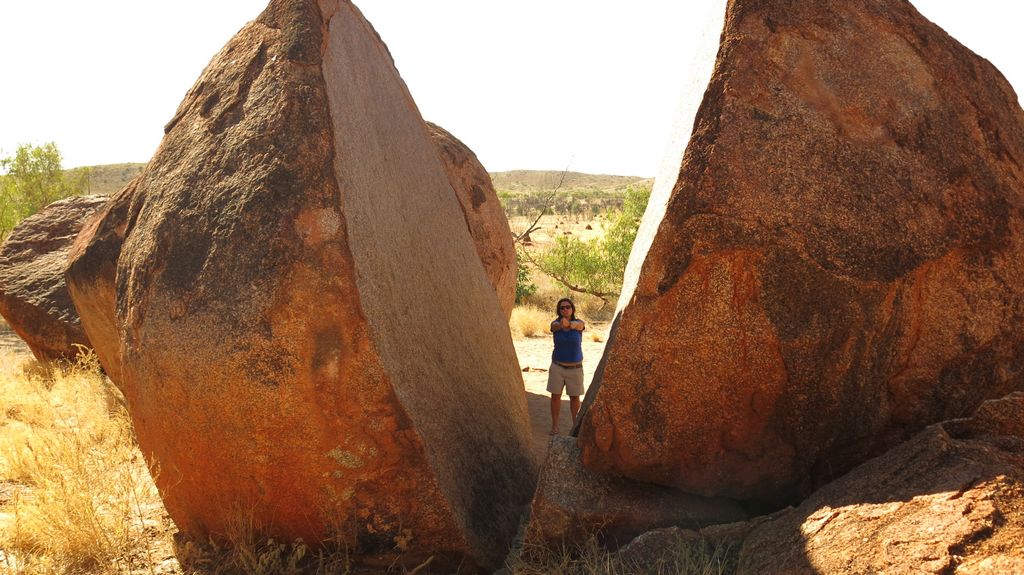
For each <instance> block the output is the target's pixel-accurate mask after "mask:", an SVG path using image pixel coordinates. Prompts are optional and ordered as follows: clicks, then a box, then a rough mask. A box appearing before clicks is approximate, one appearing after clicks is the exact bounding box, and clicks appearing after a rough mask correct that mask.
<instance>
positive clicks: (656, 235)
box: [579, 0, 1024, 503]
mask: <svg viewBox="0 0 1024 575" xmlns="http://www.w3.org/2000/svg"><path fill="white" fill-rule="evenodd" d="M674 165H675V169H674V170H671V172H670V176H669V177H668V178H659V180H658V181H657V183H656V186H655V190H654V193H653V196H652V200H651V205H650V206H649V207H648V212H647V215H646V216H645V221H644V222H643V224H642V225H641V232H640V235H639V237H638V240H637V246H636V247H635V248H634V252H633V254H632V256H631V262H630V266H629V269H630V270H631V271H630V274H628V275H627V282H626V287H625V288H624V290H623V295H622V298H621V299H620V309H621V314H620V315H619V317H618V321H617V325H616V327H615V329H614V331H613V333H612V334H611V336H610V337H609V343H608V347H607V350H606V354H605V358H604V360H603V368H602V369H603V371H602V374H601V375H600V376H599V377H595V380H596V381H595V384H594V385H592V386H591V388H590V391H589V392H588V394H589V397H588V398H587V401H586V406H587V411H586V413H585V415H584V417H583V420H582V425H581V428H580V430H579V439H580V446H581V448H582V450H583V462H584V465H586V466H588V467H590V468H591V469H594V470H598V471H607V472H614V473H620V474H622V475H625V476H628V477H631V478H634V479H637V480H641V481H649V482H654V483H660V484H664V485H674V486H677V487H679V488H681V489H683V490H686V491H690V492H693V493H701V494H705V495H727V496H730V497H734V498H740V499H748V498H755V499H762V500H770V501H773V502H776V503H784V502H790V501H796V500H799V498H800V497H801V496H804V495H806V494H807V493H809V492H810V491H811V490H812V489H813V488H814V487H815V486H816V485H820V484H823V483H824V482H827V481H828V480H830V479H833V478H834V477H837V476H839V475H841V474H842V473H844V472H846V471H848V470H849V469H851V468H852V467H853V466H855V465H856V464H858V463H860V462H863V461H865V460H867V459H868V458H870V457H871V456H873V455H876V454H878V453H881V452H884V451H885V450H886V449H887V448H889V447H891V446H893V445H896V444H898V443H899V442H901V441H903V440H905V439H907V438H908V437H910V436H912V435H913V434H914V433H916V432H917V431H919V430H920V429H922V428H923V427H924V426H926V425H928V424H930V423H934V422H938V421H943V420H946V419H950V418H952V417H959V416H962V415H964V414H966V413H970V411H971V410H972V409H973V408H975V407H977V406H978V405H979V404H980V403H981V402H982V401H983V400H985V399H987V398H992V397H1000V396H1002V395H1005V394H1007V393H1009V392H1011V391H1013V390H1016V389H1022V388H1024V297H1022V296H1024V235H1022V229H1024V218H1022V211H1024V201H1022V193H1024V112H1022V110H1021V107H1020V105H1019V104H1018V101H1017V96H1016V94H1015V93H1014V91H1013V89H1012V88H1011V87H1010V85H1009V84H1008V83H1007V82H1006V80H1005V79H1004V78H1003V76H1002V75H1000V74H999V72H998V71H997V70H996V69H995V68H994V67H993V66H992V65H991V64H990V63H989V62H987V61H986V60H984V59H982V58H980V57H978V56H977V55H975V54H973V53H972V52H971V51H970V50H968V49H967V48H965V47H963V46H962V45H960V44H959V43H957V42H956V40H954V39H953V38H951V37H949V36H948V35H947V34H946V33H945V32H943V31H942V30H941V29H939V28H938V27H937V26H935V25H934V24H932V23H931V22H929V21H928V20H926V19H925V18H924V17H922V16H921V15H920V14H919V13H918V12H917V11H916V10H915V9H914V8H913V6H912V5H911V4H910V3H909V2H904V1H902V0H899V1H897V0H856V1H852V2H841V3H823V2H813V1H810V0H787V1H782V0H768V1H762V0H759V1H755V0H733V1H731V2H729V3H728V11H727V13H726V18H725V28H724V30H723V33H722V36H721V47H720V51H719V53H718V57H717V62H716V65H715V69H714V73H713V74H712V77H711V82H710V84H709V85H708V87H707V91H706V93H705V95H704V99H703V102H702V104H701V107H700V109H699V111H698V113H697V115H696V120H695V122H694V124H693V131H692V135H691V137H690V140H689V144H688V146H687V147H686V150H685V153H683V154H682V155H681V157H678V159H677V161H676V162H675V164H674Z"/></svg>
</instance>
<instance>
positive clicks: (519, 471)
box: [69, 0, 535, 570]
mask: <svg viewBox="0 0 1024 575" xmlns="http://www.w3.org/2000/svg"><path fill="white" fill-rule="evenodd" d="M166 132H167V133H166V136H165V138H164V140H163V142H162V144H161V146H160V148H159V150H158V151H157V153H156V155H155V156H154V157H153V159H152V160H151V161H150V163H149V165H148V166H147V168H146V170H145V171H144V172H143V174H141V175H140V177H139V179H138V180H137V181H136V182H134V183H133V185H132V186H131V188H132V189H131V190H128V189H126V191H124V192H123V196H124V197H123V198H122V200H123V201H122V204H120V206H121V207H120V208H119V209H118V210H114V209H112V210H111V212H110V220H109V221H107V222H106V223H101V224H99V225H98V226H97V227H96V229H95V230H93V232H92V234H91V236H90V237H86V236H85V235H83V237H82V238H81V239H80V240H81V243H82V251H81V254H80V256H82V257H85V258H88V257H89V256H90V255H93V256H95V259H94V260H93V261H92V262H91V263H90V262H85V261H83V262H82V265H83V267H82V268H81V269H79V270H78V271H77V272H76V270H75V264H74V263H73V264H72V269H71V270H70V271H69V275H75V276H76V277H78V278H79V279H80V280H81V283H82V285H83V286H85V287H86V290H85V291H88V290H89V289H92V290H93V291H92V292H91V293H92V294H93V296H92V297H93V300H92V301H94V302H95V305H94V306H93V307H94V308H95V310H96V313H102V309H103V308H104V306H109V305H113V306H114V307H115V308H116V315H115V317H114V318H113V320H112V321H110V322H109V324H111V325H112V326H113V328H112V329H113V330H114V331H116V334H117V348H116V350H115V349H113V346H111V347H112V349H111V350H110V353H109V354H108V360H107V361H114V362H119V363H120V374H119V376H118V377H119V380H120V381H119V386H120V387H121V388H122V390H123V391H124V393H125V397H126V399H127V401H128V405H129V409H130V412H131V415H132V419H133V422H134V423H135V427H136V431H137V435H138V439H139V444H140V447H141V448H142V451H143V453H144V454H145V455H146V457H147V458H148V459H149V461H150V462H151V463H152V464H154V465H156V466H158V468H159V473H158V475H157V476H156V481H157V485H158V486H159V487H160V489H161V494H162V496H163V497H164V502H165V504H166V506H167V509H168V511H169V512H170V514H171V516H172V518H173V519H174V521H175V523H176V524H177V525H178V527H179V528H180V529H181V530H182V531H183V532H184V533H186V534H187V535H190V536H194V537H205V536H207V535H212V536H214V537H218V536H223V535H224V534H225V532H226V531H227V530H228V529H229V528H230V525H231V522H232V520H235V519H237V517H238V514H239V513H244V514H246V516H249V517H251V518H252V520H253V522H254V524H255V525H256V527H257V529H258V531H259V533H261V534H263V535H268V536H272V537H274V538H276V539H278V540H282V539H283V540H289V539H293V538H296V537H302V538H303V539H304V540H305V541H306V542H318V541H323V540H325V539H327V538H331V540H332V541H334V542H336V543H341V544H343V545H344V546H345V547H346V548H347V549H349V550H350V552H351V553H352V554H353V555H354V557H355V558H356V560H357V561H360V562H365V563H369V564H373V565H403V566H407V567H412V566H415V565H419V564H420V563H422V562H423V561H424V560H425V559H427V558H428V557H430V556H433V557H434V563H432V565H434V566H439V565H440V566H444V565H449V566H453V565H461V568H462V569H464V570H472V569H473V568H474V566H480V567H495V566H497V565H499V564H500V561H501V559H502V558H503V557H504V556H505V554H506V553H507V551H508V546H509V544H510V542H511V539H512V537H513V535H514V534H515V530H516V527H517V525H518V520H519V517H520V514H521V512H522V511H523V510H524V509H525V507H526V506H527V505H528V504H529V501H530V496H531V493H532V489H533V485H534V482H535V469H534V467H533V464H532V462H531V456H530V446H529V442H530V431H529V426H528V425H529V424H528V418H527V413H526V401H525V396H524V394H523V391H522V380H521V376H520V375H519V370H518V364H517V360H516V356H515V351H514V348H513V346H512V341H511V337H510V336H509V334H508V332H507V330H503V329H501V330H498V329H493V326H495V325H505V318H504V314H503V312H502V308H501V305H500V304H499V302H498V299H497V298H496V297H495V293H494V290H493V289H492V287H491V284H490V283H489V281H488V279H487V275H486V273H485V270H484V267H483V265H482V264H481V262H480V258H479V257H478V256H477V253H476V251H475V249H474V244H473V240H472V238H471V236H470V234H469V232H468V231H467V229H466V226H465V217H464V215H463V214H462V212H461V210H460V209H459V205H458V201H457V200H456V197H455V194H454V193H453V191H452V188H451V184H450V183H449V179H448V177H447V175H446V174H445V171H444V168H443V166H442V164H441V161H440V160H439V158H438V154H437V150H436V148H435V147H434V145H433V144H432V141H431V136H430V133H429V131H428V128H427V126H426V124H425V123H424V122H423V120H422V119H421V118H420V116H419V114H418V112H417V111H416V109H415V106H414V105H413V104H412V99H411V97H410V95H409V94H408V91H407V90H406V88H405V85H404V83H403V82H402V80H401V78H400V77H399V76H398V73H397V72H396V71H395V69H394V65H393V62H392V60H391V58H390V56H389V54H388V52H387V49H386V48H385V46H384V45H383V44H382V43H381V41H380V39H379V38H378V37H377V35H376V33H375V32H374V31H373V29H372V28H371V27H370V25H369V24H368V23H367V22H366V21H365V20H364V19H363V17H362V16H361V14H360V13H359V12H358V10H357V9H356V8H355V7H354V6H353V5H351V4H350V3H348V2H342V1H320V2H313V1H312V0H300V1H287V2H286V1H284V0H275V1H273V2H271V3H270V5H269V6H268V8H267V9H266V10H265V11H264V13H263V14H262V15H261V16H260V17H259V18H258V19H257V20H255V21H254V22H252V23H250V24H248V25H247V26H245V27H244V28H243V29H242V30H241V31H240V32H239V33H238V34H237V35H236V36H235V37H234V38H233V39H232V40H231V41H230V42H229V43H228V44H227V45H226V46H225V47H224V48H223V49H222V50H221V52H220V53H219V54H217V56H215V57H214V59H213V61H212V62H211V63H210V65H209V66H208V67H207V69H206V70H205V71H204V72H203V74H202V76H201V77H200V78H199V80H198V81H197V82H196V84H195V86H193V88H192V89H191V90H190V91H189V93H188V94H187V95H186V97H185V100H184V101H183V102H182V104H181V106H180V107H179V109H178V112H177V114H176V115H175V117H174V118H173V119H172V120H171V122H170V123H169V124H168V125H167V127H166ZM108 240H109V241H108ZM119 242H123V245H121V246H120V247H118V245H117V244H118V243H119ZM104 246H106V247H104ZM108 248H109V249H108ZM115 249H116V250H119V254H118V255H117V256H116V258H115V261H116V265H117V267H116V272H115V274H114V275H113V276H111V275H109V269H107V268H106V267H104V266H109V265H110V259H111V258H110V256H111V255H112V254H113V253H114V251H115ZM104 270H106V271H104ZM111 278H113V283H114V297H113V301H112V302H111V298H110V296H109V293H110V292H109V289H108V287H107V286H106V284H109V283H110V281H111ZM76 281H77V280H76ZM90 282H92V284H90ZM90 285H91V286H92V287H91V288H90ZM104 290H107V291H104ZM104 294H108V295H104ZM104 302H105V303H104ZM469 316H472V317H473V318H474V319H473V320H472V321H462V320H463V319H465V318H467V317H469ZM104 321H106V320H100V321H98V322H97V323H98V324H103V323H104ZM108 327H109V326H108ZM104 329H107V328H104ZM118 358H119V359H118ZM467 398H472V406H471V408H470V406H469V405H468V401H469V400H468V399H467Z"/></svg>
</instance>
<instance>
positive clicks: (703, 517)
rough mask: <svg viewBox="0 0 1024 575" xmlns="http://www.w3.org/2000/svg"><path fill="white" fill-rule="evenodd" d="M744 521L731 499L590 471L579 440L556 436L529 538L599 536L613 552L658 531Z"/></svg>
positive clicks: (553, 542) (545, 541)
mask: <svg viewBox="0 0 1024 575" xmlns="http://www.w3.org/2000/svg"><path fill="white" fill-rule="evenodd" d="M746 517H747V515H746V513H744V511H743V510H742V508H740V506H739V505H738V504H737V503H736V502H734V501H730V500H728V499H723V498H707V497H700V496H698V495H691V494H689V493H683V492H681V491H679V490H677V489H673V488H670V487H663V486H660V485H652V484H646V483H640V482H637V481H633V480H630V479H625V478H622V477H617V476H613V475H605V474H600V473H594V472H592V471H589V470H587V469H586V468H584V467H583V465H582V463H581V462H580V450H579V448H578V447H577V446H576V441H575V439H574V438H572V437H561V436H556V437H553V438H552V439H551V443H550V446H549V447H548V454H547V458H546V459H545V460H544V465H543V467H542V468H541V472H540V479H539V481H538V485H537V491H536V493H535V494H534V496H533V504H532V505H531V511H530V520H529V523H528V525H527V529H526V539H527V542H528V543H532V544H538V545H543V546H548V547H550V546H558V545H561V544H563V543H566V542H580V541H586V539H587V538H588V537H590V536H592V535H597V536H598V537H599V539H600V540H601V541H602V542H603V543H604V544H605V545H607V546H608V547H612V548H614V547H618V546H619V545H623V544H625V543H627V542H629V541H630V540H631V539H632V538H634V537H636V536H637V535H639V534H641V533H644V532H647V531H650V530H652V529H656V528H660V527H669V526H679V527H685V528H687V529H699V528H701V527H704V526H707V525H713V524H722V523H733V522H736V521H740V520H742V519H745V518H746Z"/></svg>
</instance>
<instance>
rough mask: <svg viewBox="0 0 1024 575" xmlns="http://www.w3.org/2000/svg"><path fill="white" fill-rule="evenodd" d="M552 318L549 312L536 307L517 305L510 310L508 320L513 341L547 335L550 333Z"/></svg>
mask: <svg viewBox="0 0 1024 575" xmlns="http://www.w3.org/2000/svg"><path fill="white" fill-rule="evenodd" d="M553 317H554V315H553V314H552V313H551V311H550V310H547V309H542V308H540V307H538V306H536V305H532V304H528V305H517V306H516V307H514V308H512V317H511V318H510V319H509V322H508V326H509V329H511V330H512V337H513V338H515V339H522V338H524V337H534V336H538V335H547V334H548V333H550V332H551V320H552V318H553Z"/></svg>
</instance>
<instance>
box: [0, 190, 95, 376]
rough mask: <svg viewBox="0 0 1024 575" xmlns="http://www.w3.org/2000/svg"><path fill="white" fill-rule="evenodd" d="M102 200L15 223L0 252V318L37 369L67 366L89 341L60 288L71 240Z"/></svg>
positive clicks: (81, 201)
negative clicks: (29, 352)
mask: <svg viewBox="0 0 1024 575" xmlns="http://www.w3.org/2000/svg"><path fill="white" fill-rule="evenodd" d="M108 199H109V198H107V197H106V196H75V197H71V198H66V199H63V200H58V201H56V202H54V203H52V204H50V205H48V206H46V207H45V208H43V209H42V210H40V211H39V212H37V213H36V214H34V215H32V216H29V217H27V218H25V219H24V220H22V221H21V223H19V224H18V226H17V227H16V228H14V230H12V231H11V235H9V236H8V237H7V239H6V240H5V241H4V243H3V246H2V247H0V315H2V316H3V317H4V319H6V320H7V323H9V324H10V326H11V328H12V329H13V330H14V331H15V332H16V333H17V334H18V336H20V337H21V339H23V340H25V343H27V344H28V347H29V349H30V350H32V354H33V355H34V356H35V357H36V359H37V360H39V361H40V362H43V363H47V362H51V361H58V360H63V361H71V360H74V359H75V358H76V357H78V354H79V349H80V348H78V347H76V346H78V345H81V346H85V347H90V345H89V339H88V338H87V337H86V334H85V331H84V330H83V329H82V324H81V322H80V321H79V318H78V312H77V311H76V310H75V306H74V304H73V303H72V302H71V296H70V295H69V294H68V288H67V284H65V283H64V265H65V262H66V261H67V257H68V252H69V250H70V249H71V245H72V244H73V243H74V241H75V237H76V236H77V235H78V232H79V231H80V230H81V229H82V226H83V225H84V224H85V223H86V221H87V220H89V218H90V217H91V216H92V215H93V214H95V213H96V212H97V211H98V210H100V209H101V208H102V207H103V205H104V204H105V203H106V202H107V200H108Z"/></svg>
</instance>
